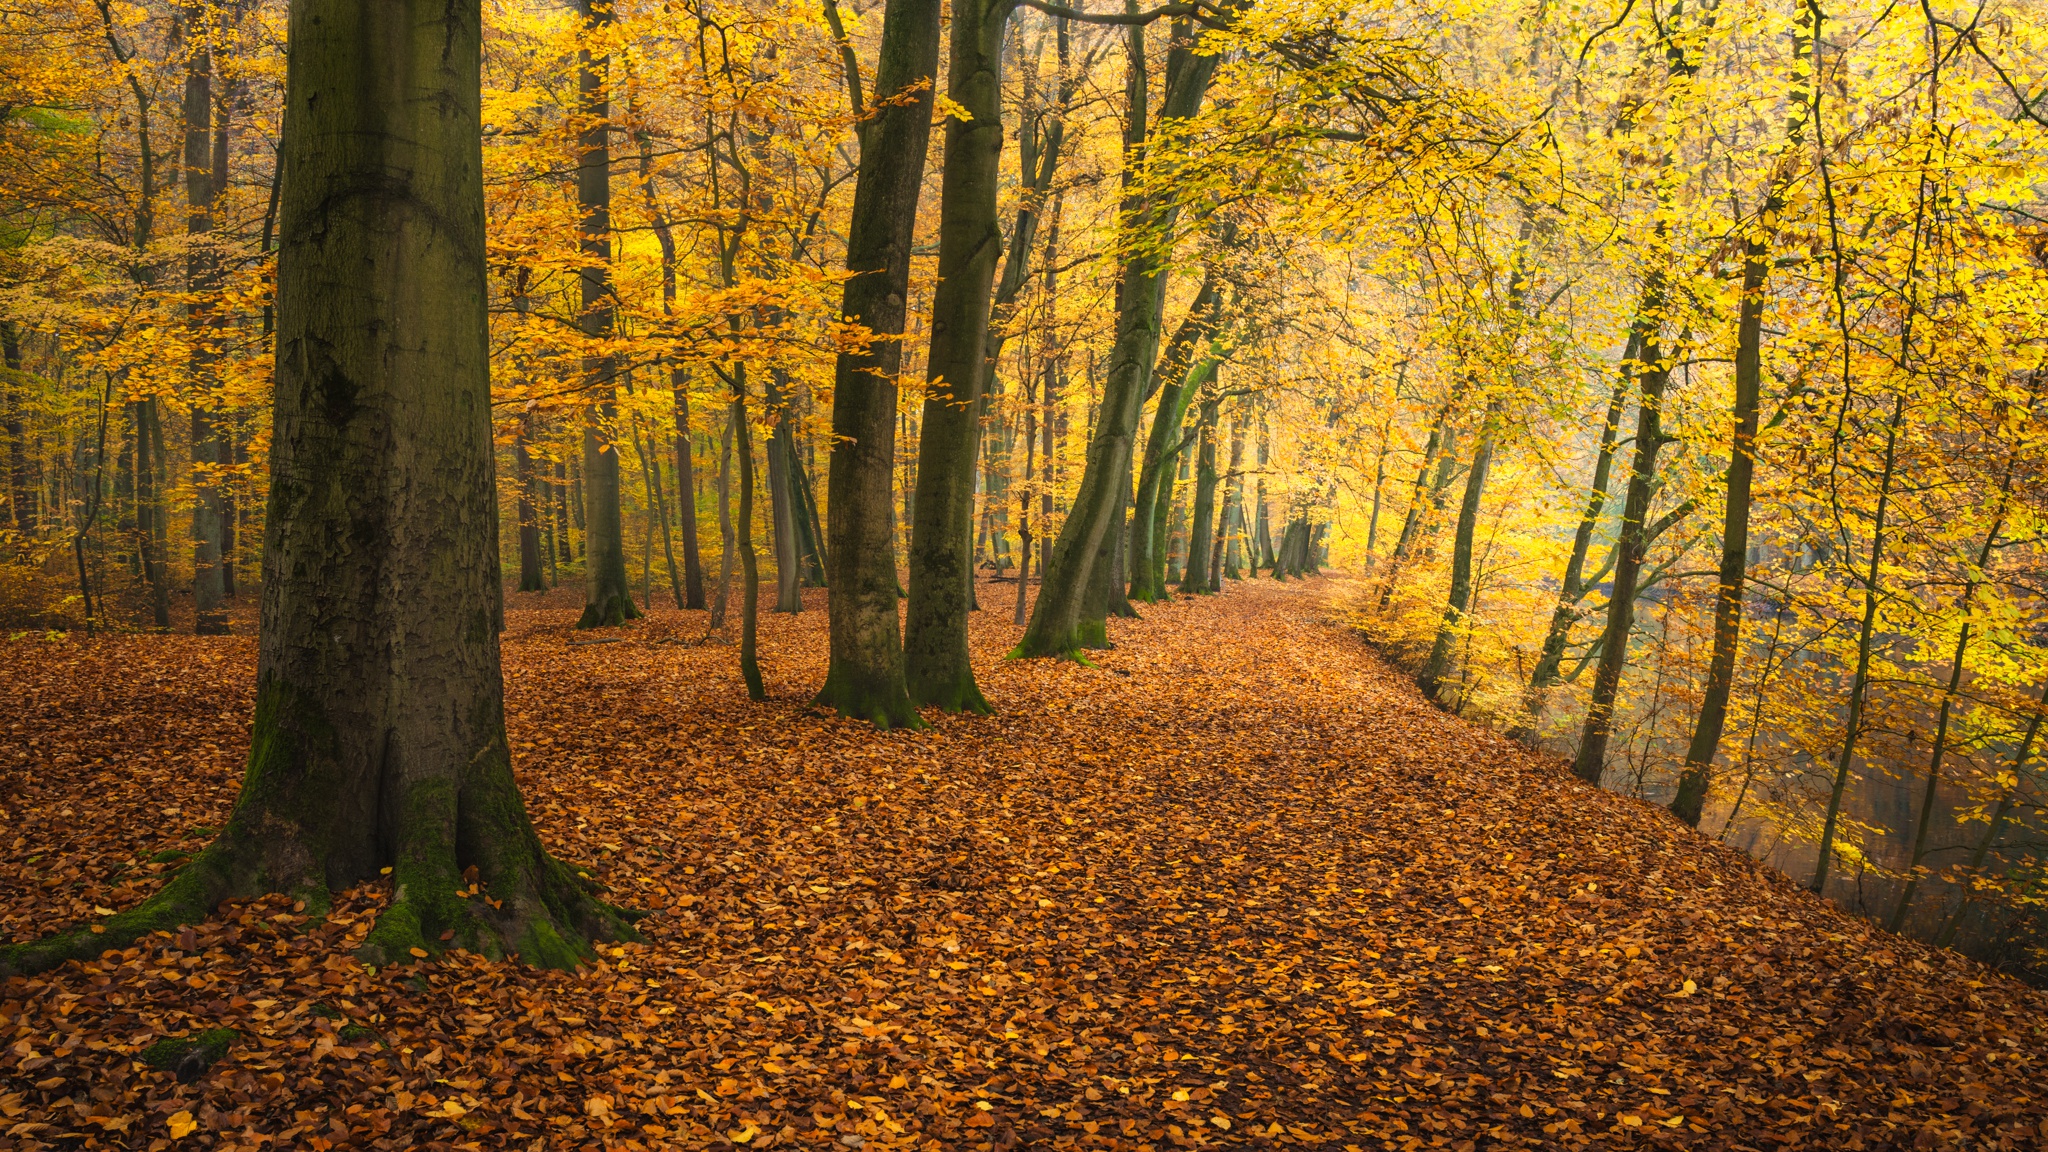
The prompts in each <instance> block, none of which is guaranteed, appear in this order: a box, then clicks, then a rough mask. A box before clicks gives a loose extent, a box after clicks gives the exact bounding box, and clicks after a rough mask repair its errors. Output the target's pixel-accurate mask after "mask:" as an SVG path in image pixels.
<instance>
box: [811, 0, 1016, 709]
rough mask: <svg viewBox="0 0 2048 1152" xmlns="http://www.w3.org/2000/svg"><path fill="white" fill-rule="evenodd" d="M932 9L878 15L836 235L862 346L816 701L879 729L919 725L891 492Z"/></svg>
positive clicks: (839, 383)
mask: <svg viewBox="0 0 2048 1152" xmlns="http://www.w3.org/2000/svg"><path fill="white" fill-rule="evenodd" d="M939 7H940V5H939V3H938V0H889V3H888V6H887V8H886V9H885V12H884V15H883V18H882V54H881V62H880V64H879V66H878V67H877V68H876V70H875V86H874V90H875V94H876V95H875V106H876V111H875V113H874V119H873V120H872V122H870V123H869V124H868V126H867V128H866V129H865V130H864V131H863V133H862V141H861V153H860V171H859V175H858V176H856V177H855V182H854V192H853V218H852V221H851V223H850V225H849V227H848V231H847V239H846V268H847V271H848V272H849V273H851V275H850V277H849V278H848V279H847V281H846V289H845V292H844V294H843V296H842V298H841V304H840V312H841V315H842V316H843V317H844V318H845V319H846V320H847V321H848V322H849V323H853V324H858V325H860V326H861V327H862V328H864V329H866V330H867V332H868V333H870V334H871V340H870V342H869V343H868V344H867V345H866V347H864V348H862V349H860V350H858V351H846V352H841V353H840V354H839V357H838V363H837V365H836V368H835V372H834V376H833V393H832V458H831V465H830V469H829V471H828V473H827V479H826V496H825V498H826V500H827V501H828V504H829V510H830V522H829V523H828V524H827V526H826V552H827V556H828V564H829V567H830V574H831V578H832V588H831V593H830V595H829V597H828V598H827V607H828V609H829V611H830V615H831V647H832V654H831V663H830V665H829V666H828V667H827V669H826V672H825V686H824V688H823V689H822V690H820V691H819V693H818V701H817V702H818V703H819V704H821V705H824V706H826V707H830V708H833V709H836V710H837V711H838V712H839V714H840V715H842V716H852V717H859V718H861V719H864V720H870V721H873V722H874V723H875V724H876V725H878V726H880V727H884V728H888V727H899V728H915V727H919V726H921V725H922V724H923V721H922V720H921V719H920V718H919V717H918V714H917V709H916V707H915V706H914V705H913V704H912V703H911V700H910V693H909V691H908V689H907V688H906V686H905V684H904V679H903V639H902V635H901V633H899V631H898V630H897V629H898V626H897V617H896V590H897V586H898V585H897V580H896V549H895V543H894V533H893V530H892V520H891V515H892V512H893V500H892V499H891V496H890V491H889V485H890V480H891V477H892V476H893V474H894V471H895V457H896V437H895V423H896V373H897V369H898V367H899V365H900V364H901V361H902V344H901V341H900V337H901V336H902V333H903V318H904V307H905V303H904V302H905V300H906V298H907V297H908V294H909V291H910V243H911V238H912V233H913V231H914V228H915V225H916V219H917V199H918V192H919V189H920V187H921V186H922V184H923V180H924V156H925V146H926V144H927V142H928V141H929V139H930V137H931V109H932V104H933V95H932V91H931V83H932V78H933V77H934V75H936V73H937V72H938V56H939ZM849 79H851V77H849ZM855 111H856V112H859V111H860V109H858V108H856V109H855ZM976 352H977V355H978V354H979V346H978V345H977V349H976Z"/></svg>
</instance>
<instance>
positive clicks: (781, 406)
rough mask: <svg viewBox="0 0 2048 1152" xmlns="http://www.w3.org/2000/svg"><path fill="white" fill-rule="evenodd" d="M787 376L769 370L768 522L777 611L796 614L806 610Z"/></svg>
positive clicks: (773, 369)
mask: <svg viewBox="0 0 2048 1152" xmlns="http://www.w3.org/2000/svg"><path fill="white" fill-rule="evenodd" d="M787 384H788V375H787V373H785V372H784V371H783V370H782V369H781V368H771V369H769V373H768V397H767V402H768V409H769V411H770V412H771V413H773V415H774V418H775V426H774V428H773V429H772V430H771V431H770V432H769V433H768V508H769V524H770V526H771V532H772V533H773V535H774V544H775V610H776V611H777V612H790V613H796V612H801V611H803V610H804V600H803V593H802V592H801V591H800V590H799V589H798V577H799V576H800V575H801V564H802V561H800V560H799V559H798V548H797V540H798V536H799V533H798V531H797V518H798V515H799V514H800V509H799V507H798V504H797V501H796V496H795V491H794V490H795V487H796V486H795V484H793V483H792V482H791V478H790V471H791V469H793V468H794V467H795V466H796V442H795V439H794V437H793V436H792V435H791V432H790V426H789V407H788V404H789V395H788V388H787Z"/></svg>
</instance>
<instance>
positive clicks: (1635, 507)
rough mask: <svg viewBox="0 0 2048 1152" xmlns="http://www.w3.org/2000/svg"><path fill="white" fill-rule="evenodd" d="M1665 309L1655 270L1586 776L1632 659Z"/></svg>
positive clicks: (1641, 330) (1646, 296) (1652, 478)
mask: <svg viewBox="0 0 2048 1152" xmlns="http://www.w3.org/2000/svg"><path fill="white" fill-rule="evenodd" d="M1663 310H1664V278H1663V275H1662V273H1660V272H1656V271H1653V272H1651V274H1650V282H1649V283H1648V284H1647V285H1646V286H1645V287H1644V289H1643V308H1642V310H1641V311H1640V312H1638V313H1637V315H1636V320H1635V333H1634V339H1633V340H1632V341H1631V343H1633V344H1634V345H1635V346H1636V347H1637V348H1638V349H1639V350H1640V352H1641V357H1640V359H1639V360H1637V361H1635V362H1633V363H1631V364H1630V365H1629V366H1628V367H1627V369H1626V371H1627V372H1628V374H1629V375H1632V376H1634V377H1635V379H1636V381H1637V388H1638V397H1637V405H1638V406H1637V410H1636V450H1635V459H1634V460H1633V462H1632V463H1631V464H1630V466H1629V477H1628V495H1627V497H1626V498H1625V501H1624V503H1623V505H1622V514H1621V539H1620V541H1619V542H1618V544H1617V546H1616V555H1615V561H1614V592H1613V595H1612V597H1611V598H1610V599H1609V600H1608V602H1607V626H1606V628H1605V629H1604V630H1603V631H1602V633H1601V642H1600V664H1599V666H1598V667H1597V668H1596V669H1595V670H1594V673H1593V691H1592V698H1591V700H1590V701H1589V702H1588V703H1587V705H1586V721H1585V726H1584V728H1583V730H1582V731H1581V732H1580V735H1579V750H1578V755H1577V756H1576V757H1575V758H1574V759H1573V761H1572V772H1573V774H1574V775H1576V776H1577V777H1578V778H1579V779H1581V780H1584V781H1585V782H1586V783H1588V784H1598V783H1600V777H1601V775H1602V773H1604V772H1605V771H1606V767H1607V738H1608V736H1609V735H1610V734H1611V733H1612V732H1613V730H1614V701H1615V696H1616V695H1617V693H1618V692H1619V690H1620V687H1621V672H1622V668H1623V667H1624V666H1626V664H1627V662H1628V638H1629V633H1630V632H1631V631H1633V630H1634V628H1635V605H1636V581H1637V579H1638V578H1639V577H1640V576H1641V575H1642V570H1643V559H1644V557H1645V556H1646V555H1647V554H1648V553H1649V548H1650V533H1649V518H1650V499H1651V497H1652V496H1654V495H1655V493H1656V482H1657V452H1658V450H1659V449H1661V448H1662V447H1663V446H1664V427H1663V420H1662V417H1663V406H1664V389H1665V386H1666V385H1667V384H1669V383H1670V380H1671V366H1670V365H1669V364H1668V363H1666V362H1665V359H1664V353H1663V349H1662V345H1661V338H1660V334H1659V331H1658V329H1659V326H1660V325H1661V324H1662V320H1661V316H1662V313H1663Z"/></svg>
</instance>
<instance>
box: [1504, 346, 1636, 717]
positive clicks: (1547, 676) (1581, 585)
mask: <svg viewBox="0 0 2048 1152" xmlns="http://www.w3.org/2000/svg"><path fill="white" fill-rule="evenodd" d="M1640 339H1641V338H1640V336H1639V335H1638V334H1637V333H1636V332H1635V331H1634V330H1633V329H1632V330H1631V331H1630V332H1629V337H1628V345H1627V348H1626V350H1625V351H1624V352H1623V353H1622V358H1621V370H1620V371H1618V372H1616V373H1615V376H1614V389H1613V391H1612V392H1611V393H1610V394H1609V396H1608V400H1607V416H1606V419H1605V420H1604V422H1602V424H1601V425H1600V449H1599V451H1598V452H1597V453H1596V454H1595V456H1594V458H1593V482H1592V483H1591V484H1590V485H1588V486H1587V489H1586V507H1585V510H1584V511H1582V512H1580V513H1579V526H1578V530H1577V531H1575V532H1574V533H1573V534H1572V552H1571V557H1570V558H1569V559H1567V560H1566V561H1565V565H1564V578H1563V579H1562V580H1560V581H1559V582H1558V590H1557V603H1556V605H1554V606H1553V607H1552V608H1551V610H1550V627H1549V628H1548V630H1546V631H1545V632H1544V634H1543V647H1542V648H1541V649H1539V650H1538V653H1537V656H1536V668H1535V670H1534V671H1533V672H1531V673H1530V675H1529V687H1528V689H1527V691H1526V692H1525V693H1524V694H1523V698H1522V707H1523V710H1524V711H1525V712H1527V713H1528V718H1527V719H1526V720H1525V721H1523V723H1522V725H1521V726H1520V727H1519V728H1518V729H1517V730H1516V732H1515V733H1514V735H1515V736H1517V737H1518V738H1526V737H1527V736H1528V734H1529V733H1531V732H1533V731H1534V730H1535V727H1536V721H1537V719H1538V718H1539V717H1540V716H1541V715H1542V713H1543V701H1544V697H1545V695H1546V694H1547V693H1548V692H1549V691H1550V687H1551V686H1552V685H1553V684H1556V683H1557V678H1558V669H1559V667H1560V665H1562V663H1563V661H1564V646H1565V642H1566V641H1567V640H1569V639H1570V638H1571V631H1572V625H1573V624H1575V623H1577V622H1578V619H1579V601H1580V600H1582V599H1584V598H1585V595H1586V579H1585V574H1586V553H1587V552H1588V551H1590V550H1591V548H1592V543H1593V533H1594V531H1595V530H1596V529H1598V528H1599V526H1600V513H1601V511H1602V510H1603V509H1605V508H1606V507H1607V488H1608V484H1609V483H1610V479H1611V476H1612V474H1613V471H1614V449H1615V444H1616V442H1617V441H1618V440H1619V439H1620V435H1621V414H1622V411H1623V409H1625V408H1626V407H1627V406H1628V393H1629V388H1630V386H1631V385H1632V384H1633V383H1634V382H1635V381H1634V377H1633V376H1631V375H1630V372H1631V370H1632V369H1631V366H1632V365H1634V364H1635V363H1636V360H1637V357H1638V355H1639V354H1640V353H1641V351H1642V347H1641V343H1640Z"/></svg>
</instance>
